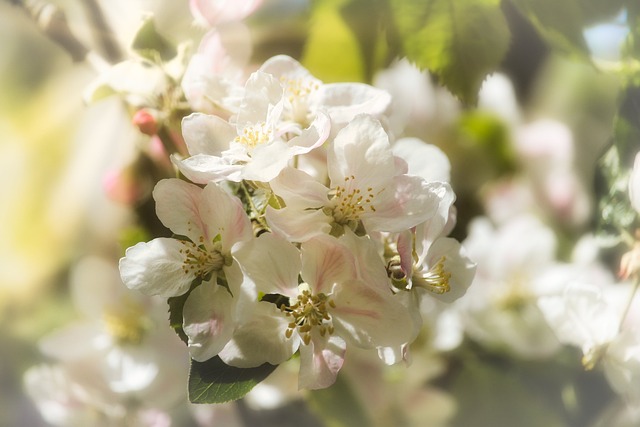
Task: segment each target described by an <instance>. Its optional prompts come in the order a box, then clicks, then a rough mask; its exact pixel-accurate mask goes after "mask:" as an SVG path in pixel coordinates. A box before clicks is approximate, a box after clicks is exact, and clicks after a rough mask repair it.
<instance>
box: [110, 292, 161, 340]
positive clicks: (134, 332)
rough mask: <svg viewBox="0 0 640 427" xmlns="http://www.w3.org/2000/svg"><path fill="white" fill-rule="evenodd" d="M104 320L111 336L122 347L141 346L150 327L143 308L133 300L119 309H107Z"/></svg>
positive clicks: (127, 301)
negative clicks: (127, 345)
mask: <svg viewBox="0 0 640 427" xmlns="http://www.w3.org/2000/svg"><path fill="white" fill-rule="evenodd" d="M102 319H103V321H104V325H105V329H106V330H107V332H108V333H109V335H111V336H112V337H113V338H114V339H115V340H116V342H117V343H118V344H120V345H124V344H133V345H138V344H140V343H141V342H142V339H143V338H144V335H145V334H146V332H147V331H148V329H149V327H150V325H149V319H148V318H147V317H146V316H145V312H144V310H143V308H142V307H141V306H140V304H138V303H136V302H135V301H132V300H131V299H126V300H124V301H123V304H122V305H121V306H119V307H116V308H107V309H105V310H104V312H103V314H102Z"/></svg>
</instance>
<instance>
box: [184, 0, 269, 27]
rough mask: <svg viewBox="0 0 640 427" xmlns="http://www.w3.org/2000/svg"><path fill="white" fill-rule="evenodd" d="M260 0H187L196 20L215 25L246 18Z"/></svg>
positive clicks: (258, 4)
mask: <svg viewBox="0 0 640 427" xmlns="http://www.w3.org/2000/svg"><path fill="white" fill-rule="evenodd" d="M262 1H263V0H234V1H224V0H189V9H190V10H191V14H192V15H193V17H194V18H195V19H196V21H197V22H199V23H200V24H208V25H210V26H212V27H215V26H217V25H220V24H223V23H226V22H235V21H240V20H242V19H244V18H246V17H247V16H249V15H250V14H252V13H253V12H254V11H255V10H256V9H257V8H258V7H260V5H261V4H262Z"/></svg>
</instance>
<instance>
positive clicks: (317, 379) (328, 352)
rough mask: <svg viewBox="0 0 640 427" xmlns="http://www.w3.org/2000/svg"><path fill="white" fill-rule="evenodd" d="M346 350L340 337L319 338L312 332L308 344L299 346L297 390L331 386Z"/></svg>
mask: <svg viewBox="0 0 640 427" xmlns="http://www.w3.org/2000/svg"><path fill="white" fill-rule="evenodd" d="M346 349H347V345H346V343H345V342H344V341H343V340H342V339H341V338H340V337H337V336H335V335H331V336H327V337H321V336H319V334H317V333H315V331H314V333H313V335H312V338H311V341H310V342H309V344H306V345H304V344H303V345H301V346H300V374H299V375H298V389H300V390H302V389H308V390H318V389H321V388H327V387H329V386H330V385H332V384H333V383H334V382H335V381H336V377H337V375H338V371H340V369H341V368H342V364H343V363H344V354H345V352H346Z"/></svg>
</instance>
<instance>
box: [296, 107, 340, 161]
mask: <svg viewBox="0 0 640 427" xmlns="http://www.w3.org/2000/svg"><path fill="white" fill-rule="evenodd" d="M330 130H331V121H330V119H329V116H328V115H326V114H325V113H323V112H318V113H317V114H316V118H315V119H314V120H313V122H312V123H311V125H310V126H309V127H308V128H306V129H304V130H303V131H302V133H301V134H300V135H299V136H296V137H295V138H292V139H291V140H290V141H289V142H288V145H289V146H290V147H291V152H292V153H293V154H295V155H299V154H306V153H308V152H309V151H311V150H313V149H314V148H317V147H319V146H321V145H322V144H323V143H324V142H325V141H326V140H327V138H328V137H329V132H330Z"/></svg>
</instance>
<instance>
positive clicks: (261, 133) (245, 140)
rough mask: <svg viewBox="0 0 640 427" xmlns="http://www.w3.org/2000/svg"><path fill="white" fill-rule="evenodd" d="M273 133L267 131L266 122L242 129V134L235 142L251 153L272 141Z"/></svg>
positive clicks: (269, 130)
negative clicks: (259, 146)
mask: <svg viewBox="0 0 640 427" xmlns="http://www.w3.org/2000/svg"><path fill="white" fill-rule="evenodd" d="M272 134H273V132H272V131H271V129H267V124H266V123H265V122H262V123H258V124H255V125H250V126H247V127H245V128H244V129H242V134H240V135H238V136H236V137H235V139H234V141H235V142H237V143H239V144H242V145H244V146H245V147H246V148H247V150H249V151H251V150H253V149H254V148H256V147H257V146H258V145H263V144H266V143H268V142H269V141H271V138H272Z"/></svg>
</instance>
